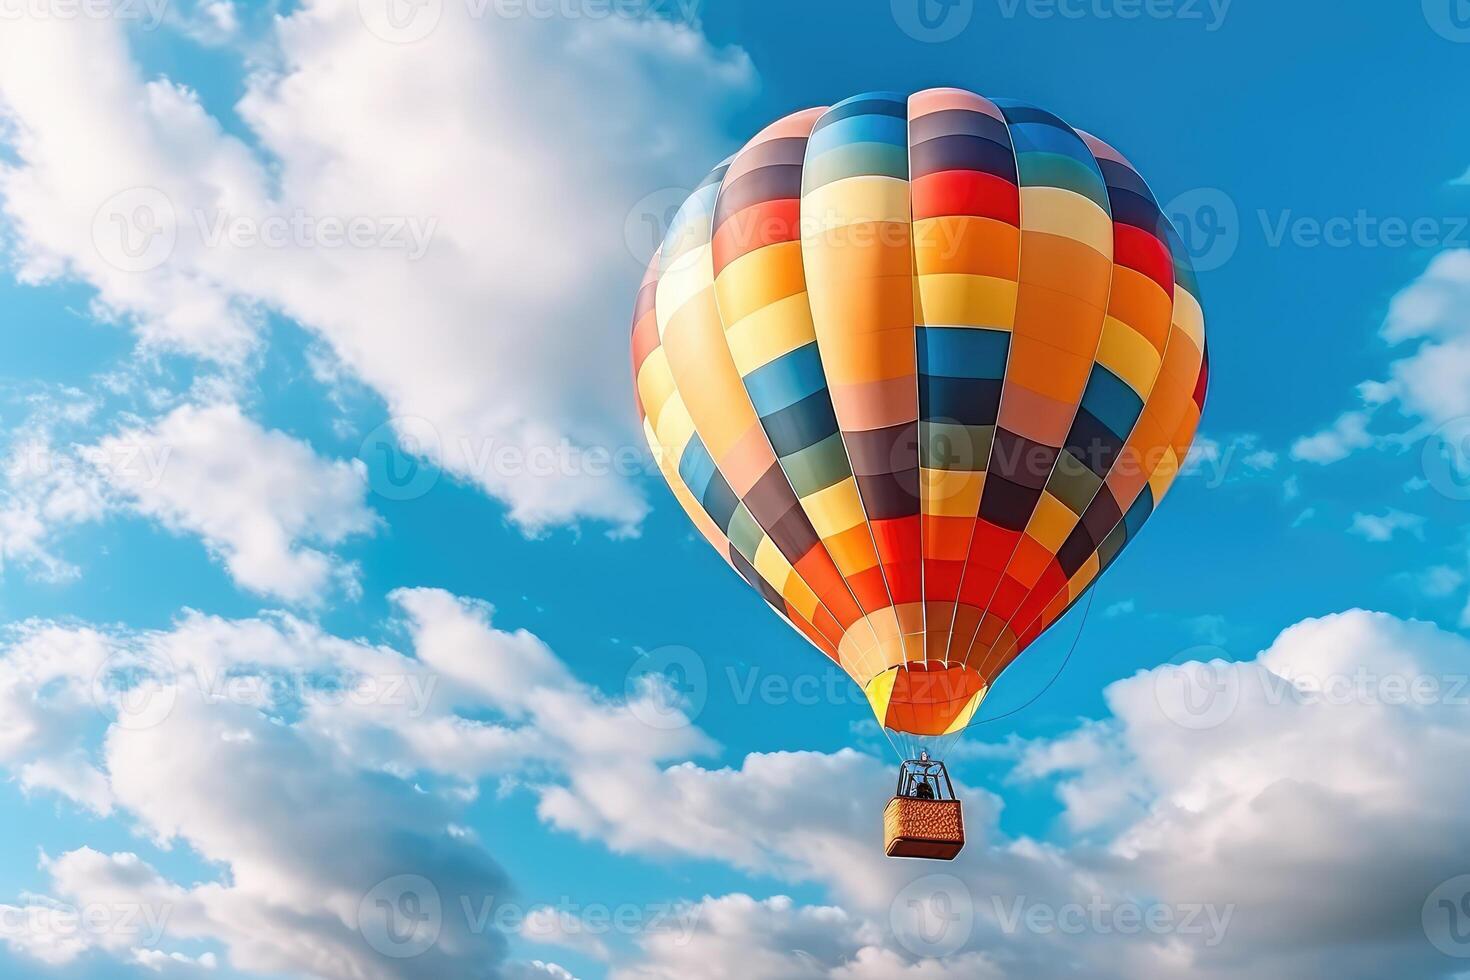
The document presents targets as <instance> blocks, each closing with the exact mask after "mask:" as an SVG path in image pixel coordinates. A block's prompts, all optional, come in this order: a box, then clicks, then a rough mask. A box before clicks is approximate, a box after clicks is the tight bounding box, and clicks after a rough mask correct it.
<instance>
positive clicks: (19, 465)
mask: <svg viewBox="0 0 1470 980" xmlns="http://www.w3.org/2000/svg"><path fill="white" fill-rule="evenodd" d="M30 407H31V408H32V410H33V413H32V415H31V417H30V418H28V419H27V420H26V421H25V422H23V423H22V424H20V425H18V426H16V427H15V429H14V431H13V433H12V435H11V438H10V440H9V450H8V452H7V454H6V456H5V459H4V461H3V466H0V481H3V487H4V495H3V499H0V573H3V572H4V570H5V569H6V567H7V566H19V567H21V568H22V569H24V570H25V571H26V572H27V573H28V574H29V575H31V576H32V577H34V578H37V579H40V580H42V581H47V582H64V581H69V580H72V579H75V578H76V577H77V576H78V575H80V574H81V570H80V569H79V568H77V567H76V566H75V565H73V564H72V563H70V562H68V561H66V560H65V559H64V558H62V557H60V555H58V554H57V553H56V541H55V539H56V537H57V534H58V532H59V531H60V530H61V529H63V528H67V527H71V526H75V525H78V524H84V523H87V522H89V521H94V520H97V519H98V518H100V517H101V516H102V515H103V514H104V513H106V510H107V502H106V494H105V492H104V490H105V488H104V487H103V486H102V483H101V480H100V479H99V478H98V476H97V474H96V473H95V472H94V471H93V470H92V468H91V467H90V466H88V465H87V464H86V463H85V462H84V461H83V460H82V459H80V458H79V457H78V456H77V455H76V454H75V453H74V452H72V451H70V450H69V449H66V448H58V447H57V446H56V445H55V437H54V431H53V429H54V427H55V426H57V425H59V424H62V423H64V422H67V421H71V422H76V421H84V420H86V419H87V418H89V417H90V415H91V413H92V411H93V409H94V406H93V404H92V402H91V401H90V400H88V399H86V398H85V397H83V396H82V395H81V393H80V392H75V391H68V392H64V393H63V394H62V397H61V399H60V400H58V401H55V402H53V401H52V400H50V399H42V404H41V405H40V406H39V407H37V405H36V404H35V402H34V400H33V404H32V405H31V406H30Z"/></svg>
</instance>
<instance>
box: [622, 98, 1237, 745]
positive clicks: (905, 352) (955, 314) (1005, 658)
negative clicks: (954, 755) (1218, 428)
mask: <svg viewBox="0 0 1470 980" xmlns="http://www.w3.org/2000/svg"><path fill="white" fill-rule="evenodd" d="M1198 296H1199V290H1198V287H1197V286H1196V283H1195V279H1194V276H1193V273H1192V271H1191V269H1190V266H1189V262H1188V258H1187V256H1186V254H1185V252H1184V249H1183V247H1182V244H1181V242H1180V241H1179V240H1178V238H1177V236H1176V235H1175V233H1174V231H1173V229H1172V227H1171V226H1170V224H1169V222H1168V221H1167V220H1166V219H1165V218H1164V216H1163V215H1162V214H1161V212H1160V210H1159V207H1158V204H1157V203H1156V202H1155V200H1154V197H1153V195H1152V194H1151V193H1150V191H1149V189H1148V187H1147V186H1146V185H1145V184H1144V182H1143V179H1142V178H1141V177H1139V175H1138V173H1137V172H1136V171H1135V170H1134V169H1133V167H1132V166H1131V165H1130V164H1129V163H1128V161H1127V160H1125V159H1124V158H1123V157H1122V155H1120V154H1119V153H1118V152H1117V151H1116V150H1114V149H1112V148H1111V147H1110V146H1108V145H1107V144H1105V143H1103V142H1102V141H1100V140H1098V139H1096V138H1094V137H1092V136H1089V135H1087V134H1086V133H1082V132H1079V131H1077V130H1074V129H1072V128H1071V127H1069V126H1068V125H1067V124H1066V123H1064V122H1062V121H1061V120H1060V119H1058V118H1057V117H1056V116H1053V115H1051V114H1049V113H1047V112H1045V111H1043V110H1041V109H1037V108H1035V107H1032V106H1029V105H1023V104H1021V103H1016V102H1009V101H1001V100H994V101H992V100H988V99H985V98H982V97H980V96H978V95H974V94H972V93H970V92H965V91H960V90H957V89H933V90H929V91H924V92H920V93H917V94H915V95H912V96H909V97H905V96H902V95H894V94H891V93H881V92H880V93H870V94H866V95H859V96H856V97H854V98H851V99H848V100H847V101H845V102H841V103H838V104H837V105H834V106H832V107H830V108H826V109H809V110H806V111H803V112H798V113H795V114H793V115H790V116H787V117H786V118H784V119H782V120H780V121H779V122H777V123H775V124H773V125H771V126H769V127H768V128H767V129H765V130H764V131H763V132H761V133H760V134H759V135H758V136H756V137H755V138H754V139H753V140H751V141H750V142H749V143H748V144H747V145H746V146H745V147H744V149H742V150H741V151H740V152H739V153H737V154H735V156H733V157H732V158H730V159H729V160H727V161H725V162H724V163H722V164H721V165H720V166H718V167H716V168H715V170H714V172H713V173H711V174H710V175H709V177H708V178H706V179H705V181H704V182H703V183H702V184H701V185H700V186H699V187H698V188H697V189H695V191H694V192H693V194H691V195H690V196H689V198H688V200H687V201H686V202H685V203H684V205H683V207H682V208H681V209H680V210H679V212H678V214H677V215H676V217H675V219H674V221H673V224H672V227H671V228H670V229H669V233H668V235H667V237H666V238H665V240H664V242H663V245H662V247H661V248H660V250H659V252H658V254H657V255H656V256H655V257H654V259H653V262H652V264H651V265H650V267H649V269H648V272H647V275H646V276H645V278H644V281H643V285H642V288H641V289H640V290H639V293H638V299H637V305H636V311H635V314H634V320H633V337H632V348H633V369H634V374H635V381H636V385H635V387H636V392H637V401H638V407H639V411H640V414H641V416H642V418H643V423H644V430H645V433H646V435H647V437H648V441H649V444H650V446H651V447H652V449H653V452H654V455H655V457H656V459H657V461H658V464H659V466H660V468H661V471H662V473H663V475H664V478H665V479H666V480H667V481H668V484H669V486H670V488H672V490H673V492H674V495H675V496H676V497H677V498H678V500H679V502H680V503H681V504H682V505H683V507H684V509H685V510H686V511H687V512H688V514H689V516H690V518H691V519H692V520H693V522H694V523H695V525H696V526H697V527H698V528H699V530H700V531H701V533H703V535H704V536H705V537H706V538H707V539H708V540H709V542H710V543H711V544H712V545H713V546H714V547H715V549H716V550H717V551H719V553H720V554H721V555H723V556H724V557H725V558H726V559H727V560H728V561H729V563H730V564H731V565H732V566H734V568H735V570H736V571H737V572H739V574H740V575H741V576H742V577H743V578H744V579H745V580H746V581H747V582H749V583H750V585H751V586H753V587H754V588H755V589H756V590H757V591H758V592H759V593H760V594H761V595H762V596H763V597H764V598H765V600H766V602H768V603H769V604H770V605H771V607H772V608H774V609H775V610H776V612H777V613H779V614H780V615H781V616H782V617H784V618H785V619H786V620H787V621H788V622H789V623H790V624H791V625H792V626H794V627H795V628H796V629H797V630H799V631H800V632H801V633H802V634H803V635H805V636H806V637H807V639H809V640H810V641H811V642H812V643H813V644H815V645H816V646H817V647H818V649H820V650H821V651H822V652H823V653H825V654H826V655H827V656H828V657H830V658H832V659H833V660H834V661H835V662H837V663H838V664H840V665H841V667H842V668H843V669H844V670H845V671H846V672H847V673H848V674H849V675H850V676H851V677H852V678H853V680H854V681H856V682H857V683H858V684H859V685H860V686H861V687H862V688H863V690H864V691H865V692H866V694H867V697H868V700H869V701H870V702H871V704H872V706H873V710H874V712H875V713H876V715H877V717H878V720H879V722H880V723H881V724H882V725H884V726H885V727H886V728H887V729H889V730H891V731H892V732H897V733H903V734H906V735H910V736H939V735H946V734H951V733H954V732H957V731H959V730H960V729H963V728H964V727H965V726H966V725H967V724H969V722H970V720H971V718H972V717H973V716H974V714H975V711H976V709H977V708H978V707H979V704H980V702H981V700H982V699H983V698H984V697H985V694H986V693H987V691H989V689H990V687H991V685H992V684H993V683H994V682H995V679H996V678H997V677H998V676H999V675H1000V673H1001V672H1002V671H1003V670H1004V669H1005V668H1006V666H1007V665H1009V664H1010V663H1011V662H1012V661H1014V660H1015V658H1016V657H1017V656H1018V655H1019V654H1020V653H1021V651H1023V650H1025V649H1026V647H1027V646H1028V645H1029V644H1030V643H1031V642H1032V641H1034V640H1035V639H1036V638H1037V637H1038V636H1039V635H1041V633H1042V632H1043V631H1044V630H1045V629H1046V628H1047V627H1048V626H1050V625H1051V624H1052V623H1054V622H1055V621H1056V620H1057V619H1058V618H1059V617H1061V615H1062V614H1063V613H1064V612H1065V611H1066V610H1067V609H1068V608H1069V606H1071V604H1072V603H1074V602H1076V601H1077V599H1078V598H1079V597H1080V596H1081V595H1082V594H1083V593H1084V592H1085V591H1086V590H1087V588H1088V587H1089V586H1090V585H1091V584H1092V583H1093V582H1094V581H1095V580H1096V579H1097V576H1098V575H1099V573H1101V572H1102V571H1103V570H1104V569H1106V568H1107V567H1108V565H1109V564H1111V563H1112V562H1113V561H1114V560H1115V559H1116V558H1117V557H1118V554H1119V553H1120V552H1121V551H1122V549H1123V548H1124V546H1125V545H1126V544H1127V543H1128V542H1129V541H1130V540H1132V539H1133V538H1134V537H1135V536H1136V535H1137V534H1138V531H1139V529H1140V528H1141V527H1142V525H1143V523H1144V521H1146V520H1147V519H1148V516H1149V514H1150V513H1152V511H1153V509H1154V508H1155V507H1156V506H1157V505H1158V503H1159V501H1160V500H1161V499H1162V498H1163V496H1164V494H1165V492H1167V490H1168V489H1169V486H1170V484H1171V482H1172V481H1173V480H1174V477H1175V475H1176V474H1177V472H1178V470H1179V467H1180V465H1181V462H1182V461H1183V459H1184V458H1185V455H1186V453H1187V452H1188V450H1189V447H1190V444H1191V442H1192V441H1193V439H1194V433H1195V429H1196V427H1197V425H1198V423H1199V417H1200V412H1201V409H1202V408H1203V404H1204V397H1205V387H1206V379H1207V374H1208V358H1207V355H1206V352H1205V338H1204V315H1203V312H1202V310H1201V308H1200V303H1199V299H1198Z"/></svg>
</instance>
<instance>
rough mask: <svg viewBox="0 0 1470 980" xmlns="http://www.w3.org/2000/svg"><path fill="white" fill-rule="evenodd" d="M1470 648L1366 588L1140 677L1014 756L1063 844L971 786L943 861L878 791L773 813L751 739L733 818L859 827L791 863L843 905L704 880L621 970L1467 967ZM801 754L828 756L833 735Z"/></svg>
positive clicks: (1337, 974) (752, 828) (732, 823)
mask: <svg viewBox="0 0 1470 980" xmlns="http://www.w3.org/2000/svg"><path fill="white" fill-rule="evenodd" d="M1467 657H1470V643H1467V642H1466V641H1465V640H1464V639H1463V638H1462V637H1460V636H1457V635H1454V634H1450V633H1446V632H1443V631H1441V630H1439V629H1437V628H1436V627H1434V626H1432V625H1429V624H1425V623H1417V622H1408V621H1403V620H1399V619H1396V618H1394V617H1391V616H1388V615H1384V614H1378V613H1370V612H1364V611H1360V610H1354V611H1351V612H1347V613H1343V614H1340V615H1335V616H1328V617H1324V618H1321V619H1315V620H1307V621H1304V622H1302V623H1299V624H1297V625H1296V626H1293V627H1291V628H1290V629H1288V630H1286V631H1285V632H1284V633H1282V634H1281V635H1280V636H1279V637H1278V638H1277V640H1276V641H1275V642H1274V643H1273V644H1272V645H1271V646H1270V647H1269V648H1268V649H1267V650H1265V651H1263V652H1262V653H1261V654H1260V655H1258V656H1257V657H1256V658H1255V659H1253V660H1250V661H1244V662H1225V661H1217V662H1215V663H1211V664H1202V663H1192V664H1186V665H1182V666H1165V667H1161V668H1159V669H1157V670H1153V671H1147V672H1142V673H1140V674H1138V675H1137V676H1135V677H1132V678H1129V679H1127V680H1123V681H1119V682H1117V683H1115V684H1113V685H1112V686H1111V687H1109V688H1108V690H1107V702H1108V706H1109V709H1110V713H1109V715H1108V716H1107V717H1105V718H1103V719H1101V720H1097V721H1090V722H1086V723H1084V724H1082V725H1080V726H1079V727H1078V728H1077V729H1075V730H1074V731H1073V732H1071V733H1068V734H1065V735H1063V736H1060V737H1058V738H1054V739H1044V740H1039V741H1036V742H1033V743H1027V744H1024V745H1022V746H1020V747H1019V754H1018V756H1017V759H1016V767H1015V775H1014V778H1015V779H1018V780H1020V781H1022V782H1036V783H1038V784H1041V785H1048V784H1049V785H1053V786H1055V788H1056V791H1057V794H1058V798H1059V801H1060V802H1061V803H1062V806H1063V810H1062V819H1063V825H1064V826H1065V827H1066V828H1067V833H1066V835H1065V837H1064V840H1065V844H1057V843H1054V844H1042V843H1040V842H1036V841H1031V840H1028V839H1007V838H1006V837H1005V836H1004V835H1002V834H1000V833H999V832H998V831H997V830H996V828H995V826H994V824H993V822H992V821H990V820H988V819H987V816H986V811H987V802H988V801H987V798H986V797H985V796H984V795H983V794H982V795H980V796H978V797H977V796H976V795H975V794H973V793H971V794H970V795H969V799H970V800H972V801H973V802H976V803H979V804H981V805H980V806H977V807H974V808H973V810H972V811H971V812H973V813H974V815H975V817H976V818H977V819H976V820H975V821H973V822H969V823H970V826H969V828H968V830H969V836H970V843H969V845H968V846H967V849H966V851H965V852H964V853H963V854H962V855H961V857H960V859H959V860H958V861H956V862H955V863H954V864H952V865H948V866H944V867H942V868H921V867H915V866H914V865H900V864H897V863H895V862H884V861H883V860H882V859H881V858H877V857H874V856H873V853H874V851H875V850H876V848H874V846H873V839H872V837H873V834H874V833H875V832H876V831H875V830H874V828H873V826H872V821H871V817H872V814H871V813H868V812H864V813H862V814H861V815H858V814H857V812H856V811H854V813H853V818H852V819H844V818H843V814H842V808H841V807H840V806H837V805H828V806H826V807H825V808H824V807H822V806H821V805H820V804H810V803H803V802H799V801H798V802H796V803H794V804H793V806H792V809H791V810H789V811H788V813H787V814H786V815H785V816H784V818H783V819H782V820H780V821H778V820H776V819H774V818H772V817H771V816H769V815H767V814H765V813H764V803H763V794H762V789H763V788H764V785H765V783H766V780H765V779H762V778H760V777H758V776H757V775H756V774H757V773H760V772H761V771H762V769H763V768H764V765H763V764H755V762H754V760H747V762H746V765H745V767H744V769H743V770H741V771H739V772H736V773H733V774H728V775H727V777H726V778H729V779H731V780H732V781H734V782H738V783H740V784H741V789H742V790H744V792H739V793H732V794H730V796H729V797H727V798H722V799H721V800H720V804H721V805H723V806H725V807H726V808H727V811H726V816H725V818H724V819H725V821H726V826H727V827H730V828H732V829H735V828H738V829H739V830H740V832H741V833H743V834H745V835H747V836H749V837H751V838H752V839H755V840H759V839H761V835H762V834H766V835H770V837H769V838H768V839H770V840H773V841H775V840H776V839H777V838H779V837H780V835H781V833H782V832H781V830H780V829H779V825H780V824H781V823H784V824H785V825H786V826H787V828H788V829H787V832H788V833H790V834H792V835H793V836H797V835H800V836H801V837H802V839H801V840H799V841H798V840H792V841H790V842H789V843H786V842H777V843H774V844H773V845H772V851H773V853H777V854H780V853H782V852H783V851H786V849H787V848H789V851H788V852H787V853H789V854H791V855H797V854H800V853H803V852H805V851H809V850H811V849H812V848H813V846H814V844H813V842H812V841H811V840H810V839H808V838H810V837H816V838H820V839H822V840H823V841H824V842H827V843H828V845H829V846H830V845H831V843H832V842H840V843H839V848H840V847H841V846H843V845H847V846H850V847H851V850H849V851H840V850H829V851H826V852H822V851H818V852H817V853H820V854H822V856H821V857H820V858H817V859H814V860H812V861H810V862H803V861H802V860H800V859H799V858H796V857H792V858H790V859H788V860H785V861H784V862H780V863H779V867H784V871H781V870H775V871H774V873H778V874H780V873H784V874H786V875H788V876H790V877H796V878H803V879H806V878H815V879H816V880H819V881H821V882H823V883H825V884H827V885H828V887H829V888H830V889H831V890H832V892H833V893H834V895H836V896H837V897H839V898H840V907H841V910H842V911H841V912H836V911H834V910H832V909H826V908H822V907H812V906H802V905H798V904H793V903H788V902H782V901H770V900H767V901H757V900H755V899H750V898H747V897H744V896H739V895H735V896H726V897H723V898H717V899H706V900H704V908H705V911H706V915H707V917H705V918H702V919H700V920H699V922H700V925H699V928H698V929H696V930H695V932H694V933H693V934H692V936H679V935H676V934H674V932H673V931H672V930H669V931H666V932H665V933H663V934H658V935H651V936H648V937H645V939H644V940H643V943H642V946H643V953H644V959H643V960H642V961H640V962H639V963H636V964H633V965H629V966H628V967H626V968H625V970H624V971H623V972H622V973H619V974H618V976H620V977H622V976H626V977H650V978H654V977H656V978H663V977H675V976H720V975H721V974H720V973H719V972H718V971H719V968H718V967H706V968H703V969H701V968H700V967H698V966H696V965H695V964H701V963H714V962H723V961H724V960H723V959H722V958H721V957H722V956H728V955H729V954H730V951H732V950H740V951H742V952H741V954H740V955H741V957H742V959H741V962H746V963H750V964H753V967H752V970H750V971H747V972H745V973H743V974H742V975H744V976H752V977H769V978H773V980H774V978H789V977H824V978H835V977H843V978H848V977H869V976H871V977H878V976H883V977H916V978H917V977H933V978H946V977H960V976H965V977H977V976H978V977H987V976H997V977H1000V976H1035V975H1044V976H1053V975H1060V974H1063V973H1077V972H1080V973H1083V974H1085V975H1088V976H1099V977H1136V976H1161V977H1172V976H1178V977H1186V976H1187V977H1201V976H1203V977H1220V978H1227V977H1229V978H1235V977H1243V976H1251V977H1283V978H1284V977H1334V978H1342V977H1350V978H1357V977H1361V978H1365V980H1366V978H1372V977H1380V976H1384V975H1387V974H1389V973H1395V974H1398V975H1406V976H1426V977H1427V976H1449V975H1452V974H1454V973H1455V972H1456V971H1457V970H1458V966H1457V962H1458V961H1456V960H1455V959H1452V958H1451V957H1449V956H1446V955H1443V954H1442V953H1441V952H1440V951H1438V950H1437V949H1436V947H1435V946H1434V945H1432V944H1431V941H1430V938H1429V937H1430V936H1431V935H1435V936H1438V935H1439V934H1438V933H1435V932H1434V926H1433V921H1434V920H1433V915H1434V914H1435V913H1436V912H1437V911H1439V910H1438V908H1437V907H1436V906H1435V905H1434V903H1433V901H1432V896H1433V895H1434V894H1436V889H1437V888H1440V886H1441V885H1442V883H1444V882H1445V881H1446V880H1447V879H1451V878H1453V877H1454V876H1455V875H1457V874H1460V873H1463V872H1464V870H1465V868H1466V867H1467V866H1470V851H1467V849H1466V846H1465V843H1464V842H1465V840H1466V839H1467V832H1470V817H1467V814H1470V807H1467V804H1470V797H1467V791H1466V790H1465V789H1464V788H1463V786H1461V785H1460V782H1458V781H1454V780H1447V778H1446V773H1449V772H1453V771H1454V766H1455V761H1454V760H1455V759H1456V758H1458V757H1459V756H1460V755H1461V754H1462V753H1464V752H1465V751H1466V749H1467V748H1470V723H1467V721H1466V718H1465V708H1464V705H1465V702H1466V700H1467V699H1470V688H1467V685H1466V683H1465V671H1464V665H1465V663H1466V662H1467ZM787 762H788V763H789V764H793V766H794V768H798V769H802V770H804V771H803V773H802V775H803V776H804V777H806V778H809V779H810V780H811V781H812V785H822V782H821V781H822V778H823V777H824V776H827V775H829V773H828V772H827V771H826V765H827V764H828V763H829V762H830V758H829V757H820V756H817V757H807V758H804V759H788V760H787ZM872 764H873V765H875V766H876V763H872ZM859 768H861V767H859ZM666 775H667V778H668V780H669V781H670V782H675V783H677V782H679V781H684V780H687V779H688V778H689V777H688V774H686V773H681V772H679V770H678V768H677V767H676V768H674V769H670V770H668V771H667V773H666ZM852 775H853V774H852V773H848V778H852ZM702 795H703V794H698V793H691V794H688V795H687V796H685V797H682V798H681V799H682V800H683V801H684V802H685V805H691V806H696V807H697V806H698V801H699V800H700V799H701V796H702ZM967 822H968V821H967ZM793 824H796V825H799V826H797V827H794V828H793V827H792V826H791V825H793ZM809 824H811V825H814V826H809ZM777 866H778V863H777V862H773V868H775V867H777ZM1450 900H1455V897H1454V896H1451V899H1450ZM1426 909H1427V910H1428V911H1427V912H1426ZM773 920H774V921H773ZM814 922H822V923H823V927H822V928H821V929H819V930H815V931H817V932H819V933H820V940H821V941H818V939H816V938H813V937H812V935H811V933H812V932H813V931H814V930H813V929H812V923H814ZM1426 930H1428V931H1426ZM1439 938H1440V940H1441V942H1443V943H1445V948H1446V950H1447V951H1448V952H1456V951H1457V950H1456V947H1455V946H1454V945H1453V941H1446V940H1445V938H1444V936H1439ZM710 971H713V972H710Z"/></svg>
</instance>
